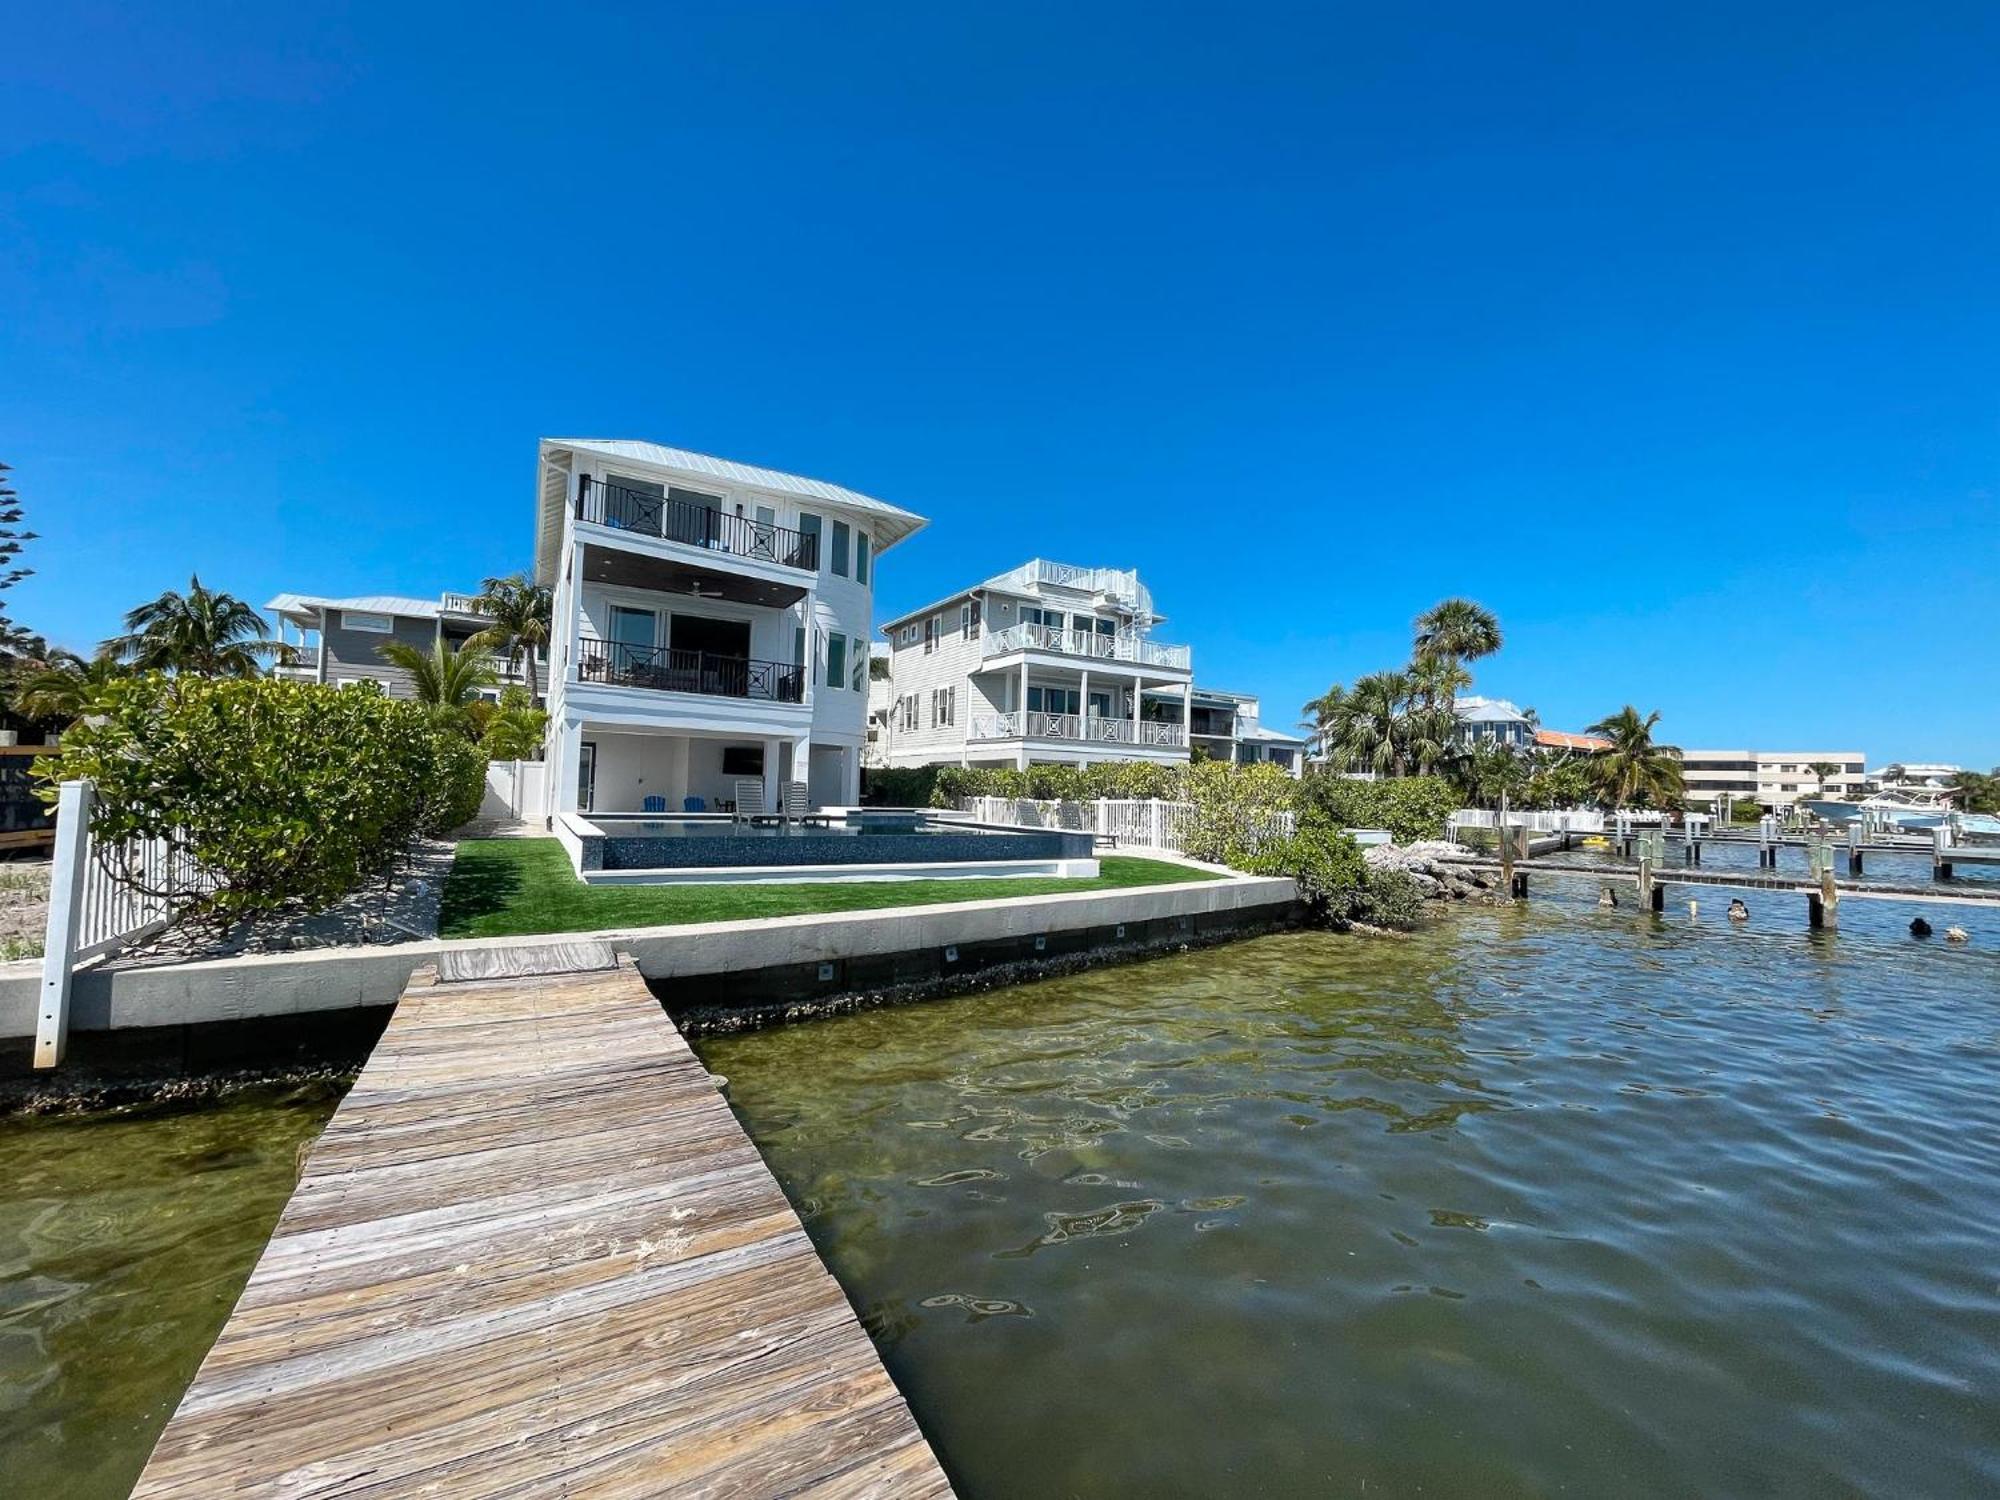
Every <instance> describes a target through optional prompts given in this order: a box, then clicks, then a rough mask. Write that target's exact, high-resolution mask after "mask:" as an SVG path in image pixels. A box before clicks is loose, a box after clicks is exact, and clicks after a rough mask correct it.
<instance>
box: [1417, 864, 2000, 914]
mask: <svg viewBox="0 0 2000 1500" xmlns="http://www.w3.org/2000/svg"><path fill="white" fill-rule="evenodd" d="M1454 864H1455V865H1456V866H1462V867H1463V868H1465V869H1468V870H1483V871H1486V872H1488V873H1491V874H1500V873H1504V870H1505V867H1504V866H1502V864H1501V863H1500V861H1498V860H1495V859H1468V860H1459V861H1455V862H1454ZM1513 869H1514V871H1515V872H1516V873H1519V874H1523V875H1527V874H1534V875H1573V876H1577V877H1580V878H1582V879H1585V880H1595V881H1598V882H1600V883H1609V882H1612V881H1618V882H1620V883H1626V882H1630V881H1632V880H1635V879H1637V877H1638V873H1639V868H1638V866H1637V865H1629V864H1589V865H1571V864H1561V863H1558V862H1556V861H1553V860H1542V859H1517V860H1515V861H1514V863H1513ZM1653 882H1654V884H1656V885H1660V886H1669V885H1719V886H1731V887H1734V888H1736V889H1739V890H1746V891H1788V892H1791V893H1792V894H1794V895H1801V896H1810V895H1813V894H1816V893H1817V892H1819V891H1820V890H1821V889H1822V887H1821V885H1820V884H1819V882H1817V881H1815V880H1811V879H1807V878H1804V877H1797V878H1795V877H1792V876H1789V875H1775V874H1772V873H1770V872H1769V871H1764V870H1756V871H1751V870H1702V869H1686V868H1683V867H1682V866H1680V865H1663V866H1662V867H1660V868H1659V869H1657V870H1655V871H1654V872H1653ZM1836 889H1837V890H1838V891H1839V893H1840V896H1841V897H1842V899H1846V898H1849V897H1852V898H1854V899H1855V900H1860V901H1927V902H1938V903H1941V904H1944V905H1947V906H1996V905H2000V886H1988V887H1984V888H1982V887H1979V886H1968V885H1960V886H1949V885H1944V886H1940V885H1890V884H1885V883H1875V884H1869V885H1858V884H1854V883H1851V882H1849V881H1844V880H1843V881H1840V882H1838V884H1837V886H1836Z"/></svg>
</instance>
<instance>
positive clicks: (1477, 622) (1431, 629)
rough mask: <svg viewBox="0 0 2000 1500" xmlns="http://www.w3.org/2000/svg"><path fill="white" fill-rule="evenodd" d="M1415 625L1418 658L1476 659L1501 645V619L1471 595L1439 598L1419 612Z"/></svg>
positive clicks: (1489, 654)
mask: <svg viewBox="0 0 2000 1500" xmlns="http://www.w3.org/2000/svg"><path fill="white" fill-rule="evenodd" d="M1416 629H1417V639H1416V659H1417V660H1418V661H1424V660H1446V661H1451V662H1468V661H1477V660H1478V659H1479V658H1480V657H1482V656H1491V655H1492V654H1493V653H1494V652H1495V651H1498V650H1499V649H1500V622H1499V621H1498V620H1497V619H1495V618H1494V616H1493V611H1492V610H1490V609H1488V608H1486V606H1485V605H1483V604H1477V603H1475V602H1474V601H1472V600H1470V599H1443V600H1440V601H1439V602H1438V603H1436V604H1433V605H1432V606H1431V607H1430V608H1429V609H1427V610H1425V611H1424V612H1423V613H1422V614H1420V615H1418V616H1417V619H1416ZM1468 680H1469V679H1468Z"/></svg>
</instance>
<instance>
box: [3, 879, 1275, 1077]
mask: <svg viewBox="0 0 2000 1500" xmlns="http://www.w3.org/2000/svg"><path fill="white" fill-rule="evenodd" d="M1295 901H1296V892H1295V890H1294V887H1293V885H1292V882H1291V881H1289V880H1282V879H1263V878H1249V877H1240V876H1238V877H1228V878H1218V879H1216V880H1212V881H1202V882H1199V883H1189V884H1185V885H1166V886H1149V887H1140V888H1136V889H1126V890H1117V891H1105V892H1076V893H1070V894H1064V895H1053V896H1028V897H1021V898H1016V899H1012V900H1001V901H966V902H954V903H951V904H948V905H940V906H920V907H900V908H891V909H888V910H881V911H859V912H836V913H827V914H824V915H817V916H800V917H776V918H769V919H764V920H759V921H752V922H708V923H690V924H687V925H683V926H675V927H649V928H637V929H612V930H607V931H605V932H602V933H595V934H589V935H588V936H592V937H601V938H604V939H607V940H611V941H615V942H616V943H617V944H618V946H619V947H620V948H622V949H624V950H625V951H626V952H628V953H630V954H631V955H632V957H633V958H634V960H635V961H636V962H637V963H638V966H639V970H640V972H641V973H642V974H643V975H644V976H645V978H646V979H647V981H648V983H649V984H651V985H652V987H653V990H654V992H655V994H658V995H660V996H662V997H663V998H665V999H666V1000H667V1002H668V1005H669V1008H670V1009H678V1008H683V1007H684V1006H701V1007H711V1006H717V1005H722V1006H728V1005H735V1004H742V1005H752V1006H755V1005H762V1004H768V1003H772V1002H782V1001H785V1000H801V1001H809V1000H813V999H816V998H821V997H826V996H831V995H834V994H839V993H844V992H847V993H851V992H853V991H855V990H859V989H879V988H889V987H894V986H902V985H909V984H913V983H917V984H920V983H923V982H926V981H930V980H936V979H938V978H940V977H947V976H949V975H950V974H951V973H953V972H954V971H958V972H969V971H972V970H974V969H976V968H978V967H981V966H990V965H996V964H1005V963H1012V962H1018V961H1022V960H1033V959H1036V958H1050V959H1054V958H1058V957H1062V956H1066V955H1067V956H1079V955H1083V954H1087V953H1089V952H1091V951H1094V950H1096V949H1098V948H1104V949H1106V950H1110V949H1114V948H1117V947H1120V946H1135V945H1136V946H1144V945H1148V944H1150V945H1153V946H1157V945H1159V944H1160V943H1163V942H1168V941H1172V940H1174V938H1175V936H1176V935H1177V934H1179V935H1182V936H1184V937H1186V938H1189V939H1192V938H1198V937H1206V936H1208V935H1211V934H1214V933H1217V932H1218V931H1221V930H1226V929H1229V928H1233V927H1237V926H1245V925H1251V926H1262V925H1277V924H1279V923H1281V922H1283V921H1286V920H1289V914H1290V912H1291V909H1292V908H1293V906H1294V904H1295ZM1121 929H1123V930H1122V931H1121ZM550 936H551V935H549V934H538V935H534V936H526V937H518V938H471V939H461V940H438V941H432V942H416V943H399V944H394V945H385V946H382V947H376V948H328V949H317V950H310V951H304V952H299V953H278V954H256V955H250V956H246V957H239V958H222V959H210V960H205V961H201V962H194V963H123V964H120V963H113V964H108V965H97V966H92V967H87V968H85V969H82V970H79V971H78V973H77V976H76V982H75V991H74V995H73V998H72V1001H71V1008H70V1017H71V1021H70V1024H71V1031H72V1034H73V1035H88V1034H91V1033H110V1032H120V1031H126V1030H130V1029H134V1028H145V1029H148V1030H151V1029H158V1028H197V1027H201V1028H208V1027H213V1026H215V1025H216V1024H217V1023H229V1022H247V1021H259V1022H263V1021H269V1020H272V1019H275V1018H284V1017H300V1018H305V1017H313V1018H316V1019H317V1020H324V1019H325V1018H326V1016H327V1013H329V1012H340V1011H365V1010H375V1009H380V1010H382V1011H383V1012H384V1013H385V1014H386V1008H387V1007H389V1006H391V1005H393V1004H395V1002H396V999H397V997H398V996H400V995H401V994H402V992H403V989H404V987H405V986H406V985H407V984H408V983H409V980H410V975H411V974H412V973H413V972H414V971H415V970H416V969H417V968H418V967H419V966H420V965H425V964H435V963H437V962H438V961H439V960H440V958H442V957H444V956H445V955H448V954H451V953H454V952H469V951H472V950H476V949H478V950H491V949H494V948H496V947H508V946H521V947H541V946H546V945H547V944H548V943H549V941H550ZM564 936H565V937H582V936H585V935H584V934H565V935H564ZM948 950H955V952H953V953H950V954H949V955H948ZM39 993H40V964H39V963H38V962H36V961H27V962H22V963H13V964H6V965H0V1071H5V1072H16V1071H24V1070H26V1069H27V1067H28V1064H29V1054H30V1052H31V1051H32V1039H33V1037H34V1032H35V1004H36V1000H37V998H38V996H39Z"/></svg>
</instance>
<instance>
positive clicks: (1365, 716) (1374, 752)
mask: <svg viewBox="0 0 2000 1500" xmlns="http://www.w3.org/2000/svg"><path fill="white" fill-rule="evenodd" d="M1409 698H1410V679H1409V677H1408V675H1407V674H1405V673H1402V672H1370V673H1369V674H1368V675H1367V676H1366V677H1362V678H1358V679H1356V681H1355V684H1354V687H1353V689H1352V690H1351V691H1350V692H1349V693H1348V694H1347V698H1346V700H1345V702H1344V703H1343V704H1342V705H1341V710H1340V713H1339V715H1338V717H1337V718H1336V719H1335V721H1334V722H1333V724H1332V725H1331V728H1332V732H1333V743H1332V745H1331V747H1330V754H1331V756H1332V758H1333V760H1334V762H1335V763H1336V764H1338V765H1341V766H1344V767H1346V768H1347V769H1349V770H1365V771H1373V772H1374V773H1375V774H1376V775H1377V776H1400V775H1402V774H1403V768H1404V765H1405V760H1404V751H1405V748H1406V747H1405V743H1404V741H1405V725H1404V722H1403V718H1404V714H1405V713H1406V712H1407V711H1408V708H1409Z"/></svg>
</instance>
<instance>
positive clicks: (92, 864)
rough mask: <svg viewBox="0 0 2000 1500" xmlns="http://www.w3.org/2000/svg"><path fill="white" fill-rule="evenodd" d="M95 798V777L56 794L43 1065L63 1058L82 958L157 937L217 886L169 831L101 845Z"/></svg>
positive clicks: (41, 1029) (39, 1026) (39, 1019)
mask: <svg viewBox="0 0 2000 1500" xmlns="http://www.w3.org/2000/svg"><path fill="white" fill-rule="evenodd" d="M92 801H93V789H92V787H91V784H90V783H89V782H88V781H65V782H64V783H63V784H62V788H61V791H60V793H59V795H58V797H57V800H56V847H55V855H54V858H53V860H52V862H51V864H50V867H49V924H48V929H47V932H46V935H45V936H44V938H43V942H42V993H41V1003H40V1005H39V1006H38V1008H37V1009H36V1012H35V1066H36V1067H38V1068H53V1067H55V1066H56V1065H57V1064H58V1063H60V1062H61V1061H62V1057H63V1049H64V1047H65V1046H66V1044H67V1042H68V1039H69V996H70V980H71V976H72V975H73V974H74V973H75V970H76V966H77V965H78V964H81V963H84V962H87V961H88V960H90V959H93V958H102V957H104V956H105V955H106V954H110V953H115V952H117V951H118V950H119V949H120V948H122V947H124V946H126V945H127V944H129V943H134V942H138V941H140V940H141V939H144V938H147V937H150V936H151V935H152V934H153V933H155V932H158V931H159V930H160V929H161V928H162V927H164V926H166V924H167V922H168V920H169V919H170V918H171V917H172V916H173V914H174V913H175V911H177V910H178V909H179V908H180V907H181V905H183V904H184V903H185V902H186V901H187V900H188V898H190V897H192V896H198V895H205V894H207V893H208V892H209V891H211V890H213V889H214V888H215V887H214V882H213V881H212V880H209V879H206V878H205V877H204V876H203V874H202V872H201V871H200V870H199V869H197V868H196V867H195V865H194V862H193V861H192V860H190V859H189V858H188V857H187V855H186V854H184V853H182V852H180V851H179V850H176V849H175V848H173V847H172V846H171V845H170V844H169V843H168V842H167V841H166V840H164V839H147V840H143V841H140V842H136V843H131V844H127V845H124V846H114V847H101V846H100V845H99V844H98V842H97V840H96V839H95V838H93V837H92V836H91V832H90V811H91V806H92Z"/></svg>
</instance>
